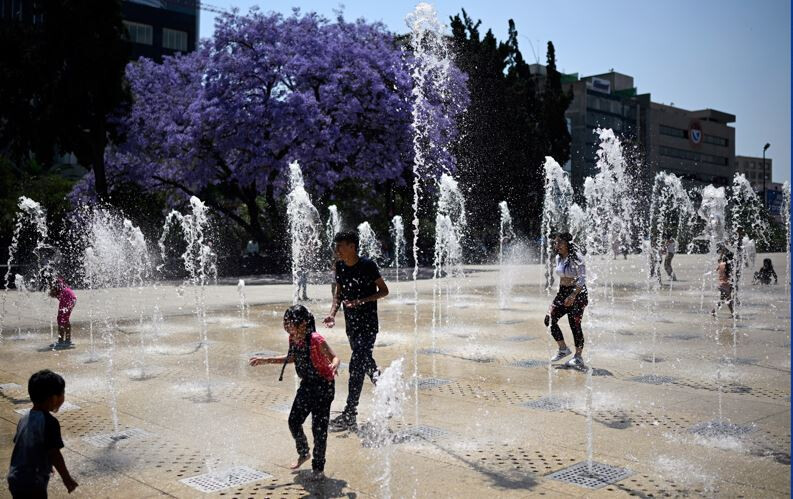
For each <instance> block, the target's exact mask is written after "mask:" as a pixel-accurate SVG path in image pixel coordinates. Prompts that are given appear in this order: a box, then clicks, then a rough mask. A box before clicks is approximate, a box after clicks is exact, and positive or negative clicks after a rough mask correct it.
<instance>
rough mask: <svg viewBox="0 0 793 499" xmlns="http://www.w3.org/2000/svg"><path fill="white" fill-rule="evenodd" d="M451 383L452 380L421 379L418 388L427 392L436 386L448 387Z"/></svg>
mask: <svg viewBox="0 0 793 499" xmlns="http://www.w3.org/2000/svg"><path fill="white" fill-rule="evenodd" d="M451 382H452V381H451V380H448V379H442V378H421V379H419V380H418V387H419V390H427V389H429V388H434V387H436V386H443V385H448V384H449V383H451Z"/></svg>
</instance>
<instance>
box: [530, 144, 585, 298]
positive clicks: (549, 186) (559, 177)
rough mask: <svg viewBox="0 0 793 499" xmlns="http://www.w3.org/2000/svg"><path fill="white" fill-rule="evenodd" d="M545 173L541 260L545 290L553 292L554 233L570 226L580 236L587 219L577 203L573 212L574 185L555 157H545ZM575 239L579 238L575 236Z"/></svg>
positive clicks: (571, 231)
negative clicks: (543, 269) (575, 216)
mask: <svg viewBox="0 0 793 499" xmlns="http://www.w3.org/2000/svg"><path fill="white" fill-rule="evenodd" d="M543 171H544V173H545V194H544V196H543V203H542V239H541V240H542V241H543V245H544V247H543V248H540V259H541V263H542V264H543V265H544V267H545V292H546V294H550V292H551V286H552V285H553V281H554V276H553V257H554V254H553V248H552V247H551V242H550V239H551V235H552V234H553V233H554V232H557V231H560V230H562V229H563V228H565V227H567V228H568V229H569V230H570V233H571V234H573V236H574V237H575V236H578V235H579V234H578V233H579V232H580V230H581V228H582V226H583V222H584V217H583V215H584V213H583V211H581V209H580V207H578V206H577V205H575V206H576V207H577V208H578V210H577V211H576V212H575V214H574V213H572V212H571V208H572V207H573V188H572V186H571V185H570V179H569V178H568V176H567V173H566V172H565V171H564V170H563V169H562V167H561V166H559V163H557V162H556V161H555V160H554V159H553V158H552V157H550V156H546V157H545V163H544V164H543ZM574 215H580V218H578V219H577V220H576V222H578V223H579V224H580V225H579V226H577V229H578V230H577V231H576V232H575V233H574V232H573V227H572V225H573V224H572V223H571V222H572V217H573V216H574ZM576 241H580V239H577V238H576Z"/></svg>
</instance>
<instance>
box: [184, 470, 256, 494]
mask: <svg viewBox="0 0 793 499" xmlns="http://www.w3.org/2000/svg"><path fill="white" fill-rule="evenodd" d="M271 477H272V475H270V474H269V473H264V472H263V471H258V470H254V469H252V468H248V467H247V466H235V467H234V468H230V469H228V470H225V471H220V472H217V473H205V474H203V475H198V476H193V477H190V478H183V479H182V480H179V481H180V482H181V483H183V484H185V485H187V486H188V487H192V488H194V489H195V490H198V491H199V492H204V493H211V492H218V491H221V490H224V489H228V488H231V487H237V486H240V485H245V484H247V483H251V482H255V481H257V480H266V479H268V478H271Z"/></svg>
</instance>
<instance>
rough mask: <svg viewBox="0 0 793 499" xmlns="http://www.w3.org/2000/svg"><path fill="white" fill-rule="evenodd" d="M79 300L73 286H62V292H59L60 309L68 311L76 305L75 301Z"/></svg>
mask: <svg viewBox="0 0 793 499" xmlns="http://www.w3.org/2000/svg"><path fill="white" fill-rule="evenodd" d="M76 301H77V295H76V294H74V291H72V288H70V287H68V286H63V287H62V288H61V292H60V293H58V310H62V311H64V312H65V311H68V310H71V309H72V307H74V303H75V302H76Z"/></svg>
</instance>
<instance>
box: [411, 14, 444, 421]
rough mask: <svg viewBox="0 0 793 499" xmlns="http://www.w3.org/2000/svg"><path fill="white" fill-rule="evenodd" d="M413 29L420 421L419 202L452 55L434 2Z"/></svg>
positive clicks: (417, 18) (414, 21)
mask: <svg viewBox="0 0 793 499" xmlns="http://www.w3.org/2000/svg"><path fill="white" fill-rule="evenodd" d="M405 20H406V22H407V25H408V27H409V28H410V45H411V47H412V49H413V64H412V67H411V77H412V79H413V90H412V91H411V96H412V98H413V107H412V109H411V114H412V118H413V119H412V128H413V203H412V208H413V222H412V226H413V336H414V340H415V341H414V346H413V385H414V403H415V406H414V412H415V414H414V416H415V423H416V424H417V425H418V421H419V406H418V380H419V372H418V341H419V335H418V314H419V311H418V285H417V280H418V272H419V246H418V238H419V202H420V200H421V194H422V187H421V180H422V179H423V178H426V177H428V176H433V175H432V172H431V166H432V164H431V162H430V158H431V157H432V154H433V152H437V151H436V149H437V148H439V147H442V146H443V145H442V144H438V143H436V142H435V139H434V137H433V134H432V133H431V131H432V130H433V129H435V128H437V125H436V123H437V119H438V117H436V116H435V115H434V114H433V105H432V101H431V95H430V92H432V91H434V92H437V93H439V94H440V95H441V97H442V98H444V97H447V96H448V93H449V92H448V88H449V67H450V64H451V58H450V53H449V47H448V45H447V42H446V27H445V26H444V25H443V23H441V22H440V20H439V19H438V14H437V12H436V11H435V9H434V8H433V7H432V5H430V4H427V3H423V2H422V3H419V4H418V5H416V8H415V9H414V11H413V12H412V13H410V14H408V16H407V17H406V19H405Z"/></svg>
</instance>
